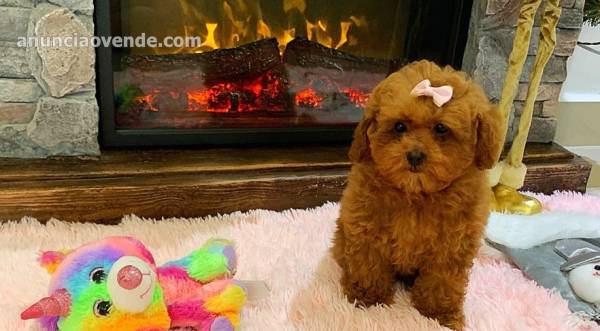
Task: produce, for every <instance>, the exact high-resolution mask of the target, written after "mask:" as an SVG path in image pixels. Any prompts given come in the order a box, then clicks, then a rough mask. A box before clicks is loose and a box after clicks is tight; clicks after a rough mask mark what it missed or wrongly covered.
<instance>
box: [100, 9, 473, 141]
mask: <svg viewBox="0 0 600 331" xmlns="http://www.w3.org/2000/svg"><path fill="white" fill-rule="evenodd" d="M470 13H471V1H469V0H451V1H434V0H380V1H368V0H350V1H335V2H334V1H327V2H325V1H318V0H235V1H234V0H204V1H203V0H167V1H165V0H111V1H97V2H96V26H97V34H99V35H100V36H109V35H110V36H138V35H142V34H145V35H146V36H155V37H157V39H159V40H161V39H163V38H164V37H167V36H172V37H174V36H179V37H200V41H201V42H200V43H199V44H196V45H194V46H193V47H189V46H188V45H184V46H181V47H160V48H159V47H154V48H152V47H143V48H142V47H130V48H113V49H110V48H101V49H99V50H98V76H97V77H98V99H99V104H100V109H101V112H100V114H101V141H102V143H103V145H104V146H105V147H119V146H169V145H171V146H175V145H177V146H185V145H242V144H289V143H299V142H303V143H322V142H333V141H348V140H349V139H350V137H351V133H352V130H353V127H354V126H355V125H356V123H357V122H358V121H359V120H360V118H361V116H362V111H363V107H364V105H365V102H366V101H367V99H368V97H369V93H370V91H371V89H372V88H373V87H374V86H375V85H376V84H377V83H378V82H379V81H381V80H382V79H383V78H385V77H386V76H387V75H389V74H390V73H392V72H393V71H395V70H396V69H397V68H399V66H401V65H402V64H403V63H406V62H407V61H411V60H415V59H421V58H427V59H431V60H435V61H436V62H438V63H441V64H450V65H453V66H455V67H458V68H460V66H461V63H462V55H463V53H464V48H465V44H466V38H467V33H468V27H469V17H470ZM178 46H180V45H178Z"/></svg>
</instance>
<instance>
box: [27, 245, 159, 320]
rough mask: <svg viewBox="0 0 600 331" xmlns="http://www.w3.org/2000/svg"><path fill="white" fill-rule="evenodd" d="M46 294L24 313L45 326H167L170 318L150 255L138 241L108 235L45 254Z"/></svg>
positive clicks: (43, 262) (43, 261) (42, 261)
mask: <svg viewBox="0 0 600 331" xmlns="http://www.w3.org/2000/svg"><path fill="white" fill-rule="evenodd" d="M40 262H41V263H42V265H43V266H45V267H46V268H47V269H48V270H49V271H50V272H51V273H52V280H51V284H50V297H48V298H44V299H42V300H40V302H38V303H36V304H35V305H33V306H32V307H31V308H29V309H28V310H27V311H25V312H24V313H23V315H22V317H23V318H26V319H29V318H42V324H43V325H44V327H45V328H47V329H49V330H62V331H71V330H92V331H93V330H140V331H141V330H144V331H149V330H152V331H158V330H168V329H169V326H170V319H169V316H168V312H167V309H166V306H165V303H164V298H163V293H162V290H161V287H160V286H159V285H158V282H157V279H156V266H155V264H154V260H153V258H152V255H151V254H150V253H149V252H148V251H147V250H146V248H145V247H144V246H143V245H142V244H141V243H140V242H138V241H136V240H134V239H132V238H128V237H111V238H107V239H104V240H102V241H98V242H94V243H90V244H87V245H84V246H82V247H80V248H78V249H76V250H75V251H73V252H70V253H66V254H65V253H59V252H46V253H44V254H43V255H42V257H41V259H40Z"/></svg>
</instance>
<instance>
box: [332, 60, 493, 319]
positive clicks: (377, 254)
mask: <svg viewBox="0 0 600 331" xmlns="http://www.w3.org/2000/svg"><path fill="white" fill-rule="evenodd" d="M424 80H429V81H430V82H424ZM428 83H430V85H431V86H433V89H434V92H433V93H432V92H431V91H432V87H429V85H428ZM418 85H419V86H420V91H419V87H417V86H418ZM441 86H444V87H443V88H441V89H439V88H437V87H441ZM415 90H416V91H415ZM448 92H449V93H450V94H451V98H448V95H447V93H448ZM434 94H437V95H434ZM444 94H446V95H445V98H446V99H447V100H442V99H444ZM501 123H502V119H501V116H500V114H499V111H498V110H497V108H496V107H494V106H493V105H491V104H490V102H489V100H488V99H487V97H486V96H485V94H484V92H483V90H482V89H481V88H480V87H479V86H478V85H477V84H476V83H474V82H473V81H471V80H469V79H468V78H467V76H466V74H464V73H462V72H458V71H455V70H453V69H451V68H449V67H446V68H443V69H442V68H440V67H438V66H437V65H435V64H433V63H431V62H428V61H420V62H416V63H412V64H409V65H407V66H405V67H404V68H402V69H401V70H400V71H398V72H396V73H394V74H392V75H390V76H389V77H388V78H387V79H385V80H384V81H383V82H381V83H380V84H379V85H378V86H377V87H376V88H375V89H374V91H373V93H372V94H371V97H370V99H369V102H368V105H367V107H366V110H365V114H364V117H363V119H362V121H361V122H360V123H359V125H358V127H357V129H356V131H355V134H354V141H353V143H352V146H351V148H350V159H351V160H352V163H353V166H352V170H351V172H350V175H349V182H348V186H347V188H346V190H345V191H344V194H343V198H342V201H341V206H342V207H341V214H340V218H339V219H338V221H337V231H336V233H335V238H334V247H333V255H334V257H335V259H336V261H337V263H338V264H339V265H340V267H341V269H342V279H341V283H342V287H343V290H344V292H345V294H346V296H347V298H348V300H349V301H351V302H357V303H358V304H359V305H362V306H370V305H374V304H378V303H382V304H391V303H392V299H393V296H394V284H395V281H396V280H398V279H405V278H412V279H413V280H414V283H413V285H412V290H411V298H412V302H413V305H414V306H415V308H416V309H418V310H419V312H421V313H422V314H423V315H425V316H427V317H431V318H435V319H437V320H438V321H439V322H440V323H441V324H442V325H444V326H447V327H450V328H453V329H455V330H462V329H463V328H464V321H465V318H464V314H463V302H464V296H465V290H466V286H467V281H468V274H469V270H470V268H471V266H472V263H473V258H474V257H475V254H476V253H477V250H478V247H479V244H480V242H481V238H482V235H483V232H484V228H485V224H486V222H487V218H488V216H489V210H490V206H489V198H490V196H491V192H490V188H489V186H488V184H487V178H486V174H485V171H484V170H485V169H489V168H491V167H492V166H493V165H494V164H495V163H496V162H497V160H498V158H499V155H500V152H501V148H502V145H503V144H502V141H501V139H502V134H501Z"/></svg>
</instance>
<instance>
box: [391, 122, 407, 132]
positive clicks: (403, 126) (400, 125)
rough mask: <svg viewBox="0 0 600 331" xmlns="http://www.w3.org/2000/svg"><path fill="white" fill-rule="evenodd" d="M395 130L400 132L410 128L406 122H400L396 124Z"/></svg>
mask: <svg viewBox="0 0 600 331" xmlns="http://www.w3.org/2000/svg"><path fill="white" fill-rule="evenodd" d="M394 130H396V132H398V133H404V132H406V131H407V130H408V127H407V126H406V124H404V123H402V122H398V123H396V124H395V125H394Z"/></svg>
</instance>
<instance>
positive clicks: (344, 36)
mask: <svg viewBox="0 0 600 331" xmlns="http://www.w3.org/2000/svg"><path fill="white" fill-rule="evenodd" d="M340 27H341V33H340V41H339V42H338V44H337V45H336V46H335V49H338V48H340V47H342V46H344V44H346V43H347V42H348V31H350V27H352V22H340Z"/></svg>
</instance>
